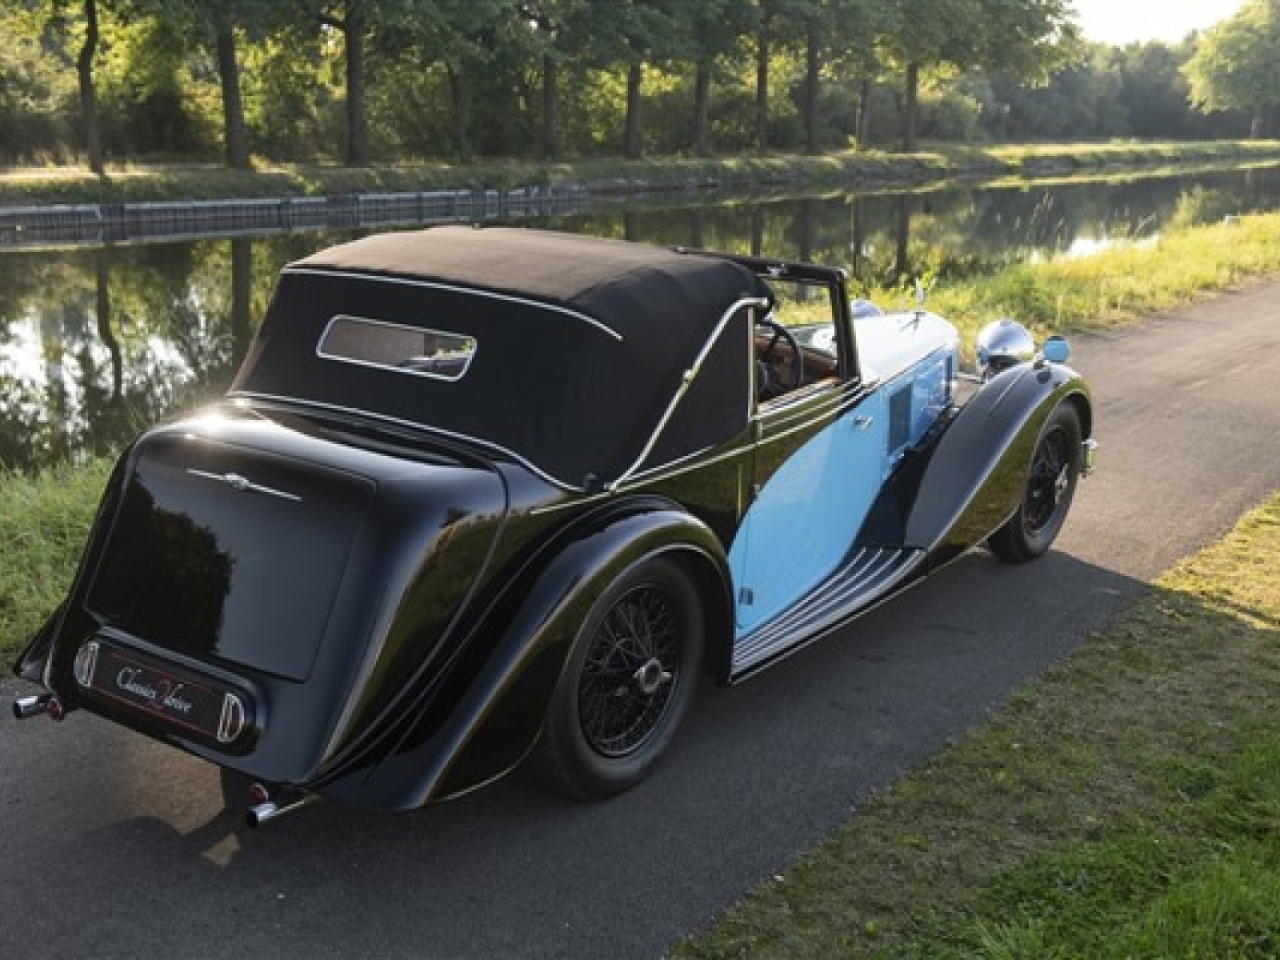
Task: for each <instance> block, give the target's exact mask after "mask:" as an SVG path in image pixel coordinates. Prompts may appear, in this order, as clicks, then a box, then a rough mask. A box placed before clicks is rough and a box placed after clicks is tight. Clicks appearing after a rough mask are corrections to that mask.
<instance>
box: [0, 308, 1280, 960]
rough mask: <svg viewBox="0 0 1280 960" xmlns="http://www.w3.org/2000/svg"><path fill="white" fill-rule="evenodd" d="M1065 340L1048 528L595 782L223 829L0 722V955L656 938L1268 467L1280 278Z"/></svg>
mask: <svg viewBox="0 0 1280 960" xmlns="http://www.w3.org/2000/svg"><path fill="white" fill-rule="evenodd" d="M1075 349H1076V353H1075V357H1074V359H1073V363H1074V364H1075V366H1077V367H1078V368H1079V369H1081V370H1082V371H1084V372H1085V373H1086V374H1087V375H1088V376H1089V377H1090V379H1091V381H1092V383H1093V386H1094V389H1095V393H1096V397H1097V400H1098V403H1099V413H1098V423H1099V427H1098V431H1097V435H1098V437H1099V439H1100V440H1101V442H1102V445H1103V447H1102V456H1101V461H1100V470H1099V472H1098V474H1097V475H1096V476H1095V477H1093V478H1092V479H1090V480H1089V481H1087V482H1086V483H1085V484H1083V486H1082V488H1081V490H1080V493H1079V496H1078V500H1077V502H1076V505H1075V508H1074V511H1073V513H1072V516H1071V518H1070V520H1069V521H1068V524H1067V527H1066V529H1065V531H1064V533H1063V536H1062V537H1061V538H1060V540H1059V546H1058V548H1057V549H1056V550H1055V551H1054V552H1053V553H1052V554H1050V555H1049V556H1048V557H1046V558H1044V559H1043V560H1041V561H1040V562H1038V563H1035V564H1031V565H1029V566H1025V567H1007V566H1002V565H1000V564H998V563H996V562H995V561H994V560H992V559H991V558H990V557H988V556H986V555H985V554H980V553H979V554H974V555H972V556H970V557H968V558H966V559H965V560H963V561H961V562H960V563H959V564H957V565H955V566H954V567H952V568H951V569H950V570H949V571H947V572H946V573H944V574H943V575H942V576H940V577H938V578H936V579H934V580H933V581H931V582H929V583H927V584H925V585H924V586H922V587H920V588H918V589H917V590H916V591H914V592H912V593H911V594H909V595H908V596H907V597H905V598H902V599H900V600H899V601H897V602H896V603H894V604H891V605H889V606H887V607H885V608H882V609H881V610H880V611H878V612H876V613H874V614H873V615H871V616H870V617H868V618H866V619H864V620H861V621H859V622H858V623H857V624H855V625H854V626H853V627H852V628H850V629H847V630H845V631H843V633H841V634H839V635H837V636H834V637H832V638H830V639H829V640H827V641H825V642H823V643H822V644H819V645H818V646H816V647H813V648H811V649H810V650H808V651H805V652H804V653H802V654H800V655H799V656H797V657H794V658H792V659H791V660H789V661H787V662H785V663H784V664H782V665H780V666H779V667H777V668H776V669H774V670H771V671H767V672H765V673H764V674H763V675H761V676H760V677H758V678H757V679H755V680H753V681H752V682H751V683H749V684H747V685H745V686H743V687H741V688H737V689H733V690H718V689H715V688H712V687H706V688H705V689H704V690H703V691H702V692H701V695H700V696H699V698H698V699H697V700H696V701H695V704H694V709H693V711H692V713H691V715H690V717H689V719H688V720H687V722H686V725H685V728H684V729H683V730H682V732H681V736H680V737H679V738H678V739H677V743H676V745H675V748H674V750H673V751H672V753H671V754H670V755H669V757H668V760H667V762H666V763H665V765H664V766H663V767H662V768H661V769H660V770H659V772H658V774H657V775H656V776H654V777H653V778H652V779H651V780H650V781H648V782H647V783H645V784H643V785H642V786H641V787H639V788H638V789H636V790H634V791H632V792H631V793H629V794H627V795H625V796H623V797H621V798H619V799H617V800H615V801H612V802H610V803H606V804H600V805H574V804H568V803H565V802H562V801H559V800H556V799H553V798H551V797H548V796H547V795H545V794H544V793H543V792H542V791H541V790H540V788H538V787H537V786H536V785H535V784H534V783H532V782H531V781H530V780H528V779H526V778H525V777H523V776H518V775H517V776H514V777H509V778H507V780H505V781H503V782H502V783H500V784H498V785H496V786H494V787H492V788H490V789H488V790H486V791H483V792H481V793H479V794H477V795H475V796H473V797H470V798H467V799H465V800H462V801H458V802H454V803H452V804H448V805H444V806H441V807H435V808H431V809H427V810H423V811H419V812H416V813H410V814H397V815H366V814H358V813H353V812H350V811H346V810H343V809H339V808H336V807H333V806H328V805H319V806H313V807H311V808H308V809H306V810H303V811H301V812H299V813H297V814H295V815H292V816H291V817H287V818H285V819H283V820H281V821H279V822H278V823H275V824H272V825H271V826H270V827H268V828H266V829H264V830H261V831H257V832H248V831H246V830H244V829H242V828H240V827H239V825H238V822H237V820H236V818H234V817H233V816H232V815H230V814H228V813H226V812H224V811H223V809H222V803H221V799H220V795H219V790H218V783H217V777H216V775H215V773H214V772H213V770H212V769H211V768H208V767H206V766H204V765H202V764H200V763H198V762H196V761H193V760H191V759H188V758H186V757H184V756H182V755H179V754H177V753H176V752H174V751H171V750H169V749H167V748H164V747H161V746H158V745H156V744H153V743H151V742H149V741H147V740H144V739H143V738H141V737H137V736H134V735H130V734H127V733H125V732H122V731H119V730H117V729H115V728H113V727H111V726H109V725H108V724H106V723H103V722H101V721H99V720H96V719H95V718H93V717H90V716H86V715H83V714H78V715H75V716H73V717H72V718H70V719H69V720H68V721H67V722H66V723H64V724H62V725H60V726H59V725H55V724H52V723H49V722H47V721H44V720H33V721H28V722H25V723H22V724H19V723H17V722H16V721H6V720H3V719H0V918H2V919H0V957H6V958H16V957H20V956H22V955H24V953H27V952H30V953H32V954H33V955H36V956H69V957H101V958H107V957H129V958H134V957H139V956H144V955H145V956H149V957H163V958H166V960H185V958H199V957H249V958H255V957H267V956H270V957H275V958H293V957H298V958H308V960H320V958H328V957H335V958H336V957H344V958H345V957H353V958H354V957H360V958H364V957H378V958H383V957H386V958H391V957H416V958H428V957H430V958H435V957H484V958H493V957H584V958H600V957H614V958H632V957H656V956H659V955H660V954H661V953H662V952H663V951H664V949H665V948H666V947H667V946H668V945H670V944H671V943H673V942H674V941H675V940H677V939H679V938H680V937H682V936H684V935H686V934H689V933H693V932H696V931H698V930H701V929H703V928H705V927H706V926H707V925H708V924H709V923H711V922H712V920H713V918H714V917H715V916H716V914H717V913H718V912H719V911H721V910H723V909H724V908H725V907H727V906H728V905H730V904H731V903H733V902H734V901H735V900H736V899H738V898H739V897H740V896H741V895H742V894H743V893H744V892H746V891H747V890H748V889H750V888H751V887H752V886H754V885H755V884H758V883H760V882H762V881H766V880H768V879H769V878H771V877H772V876H773V875H774V874H776V873H777V872H778V871H779V870H780V869H781V868H783V867H784V866H785V865H786V864H787V863H788V862H789V861H790V860H791V859H792V858H794V857H795V856H796V855H797V854H799V853H800V852H801V851H803V850H805V849H806V848H808V847H810V846H811V845H813V844H814V843H815V842H817V841H819V840H820V839H822V837H823V836H825V835H826V834H827V833H829V832H830V831H831V830H832V829H833V828H835V827H836V826H837V825H838V824H839V823H840V822H841V821H843V820H844V819H845V818H846V817H847V816H848V815H849V813H850V811H851V810H853V809H854V808H855V807H857V805H858V803H859V802H860V801H861V800H862V799H863V798H864V797H865V796H867V794H868V792H869V791H872V790H875V789H876V788H879V787H883V786H884V785H886V784H888V783H890V782H891V781H892V780H893V779H894V778H895V777H896V776H897V775H899V774H900V773H901V772H902V771H904V770H906V769H908V768H910V767H912V766H913V765H914V764H916V763H918V762H919V761H920V760H921V759H922V758H924V757H926V756H927V755H929V754H930V753H932V752H933V751H935V750H937V749H938V748H939V747H940V746H942V745H943V744H944V743H945V742H946V741H947V739H948V738H949V737H952V736H954V735H955V734H957V733H958V732H960V731H962V730H964V729H965V728H967V727H969V726H971V725H973V724H974V723H976V722H979V721H980V720H981V719H982V718H983V716H984V715H985V714H986V713H987V712H988V711H990V710H991V709H992V708H994V707H996V706H998V705H999V704H1000V703H1001V702H1002V701H1003V700H1004V698H1005V697H1006V696H1007V695H1008V694H1009V692H1010V691H1011V690H1012V689H1013V688H1014V687H1015V686H1016V685H1017V684H1019V683H1020V682H1022V681H1023V680H1025V679H1027V678H1028V677H1031V676H1034V675H1035V674H1037V673H1039V672H1040V671H1041V670H1042V669H1044V667H1045V666H1046V665H1048V664H1049V663H1051V662H1052V661H1054V660H1055V659H1057V658H1059V657H1061V656H1062V655H1063V654H1064V653H1066V652H1067V651H1069V650H1071V649H1072V648H1073V647H1074V646H1076V645H1077V644H1078V643H1080V642H1081V640H1082V639H1083V638H1084V637H1085V636H1086V635H1087V634H1088V633H1089V632H1090V631H1091V630H1094V629H1096V628H1098V627H1100V626H1102V625H1104V624H1105V623H1106V622H1107V621H1108V619H1109V618H1110V617H1112V616H1113V614H1114V613H1115V612H1116V611H1117V610H1118V609H1119V608H1120V607H1122V606H1123V605H1124V604H1125V602H1126V601H1127V600H1128V599H1129V598H1130V597H1132V596H1133V595H1134V594H1135V592H1137V591H1138V590H1140V589H1141V587H1142V585H1143V584H1144V583H1145V582H1146V581H1147V580H1149V579H1150V578H1151V577H1152V576H1154V575H1155V574H1157V573H1159V572H1160V571H1161V570H1163V569H1164V568H1166V567H1167V566H1168V565H1169V564H1170V563H1171V562H1172V561H1174V560H1176V559H1177V558H1179V557H1181V556H1183V555H1185V554H1187V553H1189V552H1191V551H1193V550H1194V549H1196V548H1197V547H1199V546H1201V545H1202V544H1204V543H1206V542H1208V541H1210V540H1212V539H1214V538H1216V537H1218V536H1219V535H1221V534H1222V533H1223V532H1224V531H1225V530H1227V529H1228V528H1229V527H1230V526H1231V524H1232V523H1233V521H1234V520H1235V519H1236V518H1237V517H1238V516H1239V514H1240V513H1241V512H1243V511H1244V510H1246V509H1248V508H1249V507H1251V506H1253V505H1255V504H1256V503H1258V502H1259V501H1260V500H1262V499H1263V498H1264V497H1265V496H1266V495H1267V494H1268V493H1269V492H1270V491H1271V490H1274V489H1276V488H1280V283H1274V284H1264V285H1259V286H1254V287H1250V288H1249V289H1247V290H1245V291H1243V292H1240V293H1235V294H1231V295H1228V296H1225V297H1222V298H1219V299H1217V300H1214V301H1212V302H1210V303H1208V304H1206V305H1202V306H1199V307H1195V308H1192V309H1189V310H1186V311H1183V312H1181V313H1178V314H1177V315H1174V316H1171V317H1168V318H1163V319H1158V320H1155V321H1152V322H1150V323H1147V324H1145V325H1143V326H1141V327H1138V328H1135V329H1131V330H1128V331H1125V332H1122V333H1117V334H1111V335H1105V336H1097V337H1089V338H1077V340H1076V342H1075ZM17 690H18V685H17V684H15V683H12V682H9V681H5V682H3V683H0V693H3V694H5V695H6V696H5V699H6V701H7V700H8V699H9V695H12V694H13V693H15V692H17ZM6 714H7V711H6Z"/></svg>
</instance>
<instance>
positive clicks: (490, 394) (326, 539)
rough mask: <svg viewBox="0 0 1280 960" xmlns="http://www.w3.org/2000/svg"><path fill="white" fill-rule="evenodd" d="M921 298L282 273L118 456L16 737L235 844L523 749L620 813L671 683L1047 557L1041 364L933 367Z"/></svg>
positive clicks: (440, 262)
mask: <svg viewBox="0 0 1280 960" xmlns="http://www.w3.org/2000/svg"><path fill="white" fill-rule="evenodd" d="M921 300H922V302H921V304H920V307H919V309H918V310H914V311H908V312H904V313H896V314H885V313H882V312H881V311H880V310H878V309H877V308H875V307H873V306H872V305H870V304H867V303H865V302H861V301H858V302H852V303H851V302H850V300H849V298H848V297H847V294H846V292H845V282H844V275H843V274H842V273H841V272H840V271H839V270H835V269H828V268H823V267H817V266H813V265H808V264H790V263H783V262H777V261H772V260H761V259H754V258H747V257H736V256H729V255H724V254H714V253H707V252H701V251H682V250H668V249H663V248H659V247H653V246H647V245H642V244H634V243H624V242H617V241H607V240H597V239H591V238H586V237H578V236H567V235H561V234H555V233H549V232H541V231H535V230H517V229H502V228H495V229H483V230H481V229H471V228H467V227H442V228H437V229H431V230H425V231H420V232H411V233H398V234H384V235H378V236H371V237H367V238H365V239H362V240H357V241H355V242H352V243H347V244H343V245H341V246H337V247H334V248H332V249H329V250H324V251H321V252H320V253H317V254H315V255H314V256H310V257H307V258H306V259H303V260H300V261H298V262H296V263H293V264H291V265H289V266H288V267H286V268H285V269H284V271H283V272H282V274H281V276H280V279H279V283H278V285H277V287H276V291H275V295H274V297H273V299H272V302H271V305H270V307H269V309H268V311H267V314H266V317H265V319H264V321H263V324H262V327H261V330H260V331H259V333H258V336H257V339H256V341H255V342H254V344H253V346H252V349H251V351H250V353H249V356H248V357H247V359H246V360H245V362H244V365H243V367H242V369H241V370H240V372H239V374H238V376H237V378H236V380H235V382H234V384H233V385H232V387H231V389H230V391H229V392H228V394H227V396H226V398H225V399H224V400H222V401H220V402H218V403H216V404H214V405H213V406H210V407H208V408H206V409H203V410H201V411H198V412H196V413H195V414H193V415H190V416H186V417H184V418H182V419H179V420H176V421H175V422H171V423H168V424H166V425H163V426H159V427H156V428H153V429H151V430H148V431H147V432H146V433H145V434H143V436H141V437H140V438H139V439H138V440H137V441H136V442H135V443H134V444H133V445H132V446H131V447H130V448H129V449H128V450H127V451H126V452H125V453H124V455H123V456H122V457H121V459H120V461H119V464H118V466H117V468H116V470H115V473H114V475H113V476H112V478H111V481H110V483H109V485H108V488H107V490H106V493H105V495H104V497H103V501H102V505H101V508H100V510H99V513H98V516H97V519H96V521H95V523H94V526H93V530H92V533H91V535H90V539H89V542H88V545H87V547H86V549H85V552H84V557H83V560H82V562H81V565H80V569H79V572H78V574H77V576H76V579H75V582H74V584H73V586H72V588H71V590H70V593H69V595H68V596H67V598H66V600H65V601H64V603H63V604H62V606H61V607H60V608H59V609H58V610H57V611H56V612H55V613H54V614H53V616H52V617H51V618H50V619H49V621H48V623H47V624H46V625H45V626H44V628H43V629H42V630H41V631H40V632H39V633H38V634H37V636H36V637H35V638H34V639H33V640H32V642H31V644H30V645H29V647H28V648H27V650H26V652H25V653H24V654H23V656H22V658H21V660H20V662H19V663H18V665H17V672H18V673H19V674H20V675H21V676H23V677H25V678H26V679H28V680H30V681H33V682H35V683H38V684H41V685H42V686H43V687H44V688H45V689H44V692H41V693H39V694H38V695H33V696H29V697H24V698H23V699H21V700H19V701H17V703H16V704H15V706H14V709H15V712H16V713H17V714H18V715H19V716H32V715H35V714H40V713H49V714H53V715H55V716H57V717H61V716H62V715H63V714H65V713H66V712H68V711H71V710H73V709H76V708H84V709H87V710H90V711H93V712H94V713H97V714H100V715H102V716H104V717H107V718H109V719H111V720H113V721H115V722H118V723H121V724H124V725H126V726H128V727H131V728H133V729H135V730H137V731H139V732H141V733H144V734H147V735H149V736H152V737H155V738H158V739H160V740H164V741H167V742H169V743H171V744H173V745H175V746H178V747H180V748H182V749H184V750H187V751H190V752H191V753H194V754H197V755H199V756H201V757H203V758H205V759H207V760H210V761H212V762H214V763H216V764H219V765H220V766H222V767H223V768H225V769H226V770H228V771H229V772H230V775H231V776H233V777H243V778H244V779H245V780H246V781H249V782H252V783H253V784H254V786H253V787H252V788H251V791H250V794H251V797H252V800H251V806H250V810H249V819H250V822H254V823H257V822H261V821H264V820H266V819H269V818H271V817H273V816H276V815H279V814H280V813H282V812H284V811H285V810H288V809H290V808H291V807H293V806H296V805H297V804H299V803H301V802H303V801H305V800H307V799H310V798H313V797H316V796H323V797H328V798H331V799H334V800H338V801H341V802H345V803H349V804H354V805H359V806H364V807H370V808H379V809H403V808H409V807H415V806H418V805H420V804H423V803H426V802H429V801H433V800H440V799H444V798H447V797H450V796H454V795H457V794H459V793H462V792H464V791H468V790H471V789H474V788H476V787H478V786H480V785H482V784H485V783H487V782H489V781H491V780H493V779H494V778H496V777H499V776H501V775H502V774H504V773H506V772H507V771H509V770H511V769H512V768H514V767H516V766H517V765H519V764H521V763H522V762H525V761H528V762H529V763H530V764H531V765H532V766H533V768H534V769H535V770H536V771H537V772H538V773H539V774H540V775H541V776H542V777H543V778H544V779H545V780H547V781H548V782H550V783H551V784H552V785H553V786H555V787H557V788H559V789H560V790H562V791H564V792H566V793H569V794H571V795H576V796H585V797H600V796H607V795H609V794H613V793H617V792H619V791H622V790H625V789H627V788H628V787H630V786H632V785H634V784H635V783H637V782H638V781H639V780H640V779H641V778H643V777H644V776H645V775H646V774H648V773H649V772H650V770H651V769H652V768H653V766H654V764H655V762H656V761H657V760H658V758H659V756H660V755H661V754H662V752H663V749H664V747H666V745H667V744H668V743H669V741H670V740H671V737H672V735H673V734H674V732H675V730H676V727H677V726H678V724H679V722H680V719H681V715H682V714H683V713H684V711H685V708H686V706H687V704H688V702H689V698H690V695H691V694H692V692H693V688H694V683H695V679H696V677H697V675H698V674H700V673H704V672H705V673H708V674H710V675H712V676H713V677H714V678H716V679H717V680H718V681H720V682H721V683H734V682H737V681H740V680H742V679H744V678H746V677H749V676H751V675H752V674H753V673H755V672H756V671H758V670H760V669H761V668H762V667H765V666H767V665H768V664H770V663H772V662H774V661H776V660H778V659H779V658H780V657H782V656H784V655H786V654H788V653H791V652H792V651H794V650H796V649H797V648H799V647H801V646H803V645H805V644H806V643H808V642H810V641H812V640H815V639H817V638H819V637H821V636H823V635H825V634H828V633H830V632H831V631H832V630H833V629H835V628H836V627H839V626H840V625H842V624H844V623H846V622H848V621H849V620H850V619H852V618H853V617H855V616H857V615H858V614H859V613H860V612H863V611H865V610H867V609H869V608H870V607H872V606H874V605H876V604H878V603H880V602H881V601H883V600H885V599H886V598H888V597H890V596H892V595H894V594H896V593H898V592H900V591H902V590H904V589H906V588H907V587H909V586H911V585H912V584H913V583H916V582H918V581H919V580H920V579H921V578H923V577H924V576H926V575H928V574H930V573H933V572H934V571H936V570H938V569H939V568H940V567H942V566H944V565H946V564H947V563H948V562H950V561H952V560H954V559H956V558H957V557H959V556H960V555H961V554H963V553H964V552H965V551H967V550H969V549H970V548H971V547H973V546H975V545H977V544H982V543H986V544H987V545H988V546H989V547H990V549H991V550H993V551H994V552H995V553H996V554H997V555H999V556H1000V557H1001V558H1003V559H1006V560H1010V561H1021V560H1030V559H1032V558H1034V557H1036V556H1038V555H1040V554H1041V553H1043V552H1044V551H1045V550H1047V549H1048V547H1049V545H1050V544H1051V543H1052V542H1053V539H1054V537H1055V536H1056V535H1057V533H1058V530H1059V529H1060V527H1061V526H1062V523H1063V520H1064V519H1065V517H1066V514H1067V510H1068V508H1069V506H1070V504H1071V500H1072V495H1073V493H1074V491H1075V487H1076V482H1077V480H1078V478H1079V477H1080V476H1081V475H1083V474H1084V473H1086V472H1087V471H1088V469H1089V467H1090V466H1091V464H1092V460H1093V451H1094V443H1093V441H1092V439H1091V435H1092V432H1093V408H1092V405H1091V402H1090V396H1089V391H1088V388H1087V387H1086V385H1085V383H1084V381H1083V380H1082V379H1081V378H1080V377H1079V376H1078V375H1077V374H1076V373H1074V372H1073V371H1071V370H1070V369H1068V368H1067V367H1065V366H1063V365H1062V362H1063V361H1064V360H1065V359H1066V345H1065V343H1064V342H1062V341H1061V340H1060V339H1059V338H1050V340H1049V341H1046V343H1045V344H1044V346H1043V348H1042V349H1041V350H1040V351H1039V352H1037V351H1036V349H1035V345H1034V344H1033V342H1032V341H1031V338H1030V336H1029V335H1028V334H1027V333H1026V331H1025V330H1024V329H1023V328H1022V327H1020V326H1018V325H1017V324H1015V323H1012V322H1010V321H999V322H996V323H993V324H992V325H991V326H989V327H988V328H987V329H986V330H985V331H984V332H983V333H982V334H981V335H980V337H979V340H978V344H977V356H978V360H979V366H980V371H979V375H978V376H975V377H968V378H965V377H961V376H960V374H959V373H958V363H959V349H958V343H957V339H956V333H955V330H954V328H953V327H952V326H951V325H950V324H948V323H946V322H945V321H944V320H942V319H941V318H939V317H937V316H935V315H934V314H932V313H930V312H928V311H927V310H925V308H924V305H923V298H921ZM969 380H973V381H975V382H974V383H969V382H968V381H969ZM960 395H964V400H963V402H961V396H960Z"/></svg>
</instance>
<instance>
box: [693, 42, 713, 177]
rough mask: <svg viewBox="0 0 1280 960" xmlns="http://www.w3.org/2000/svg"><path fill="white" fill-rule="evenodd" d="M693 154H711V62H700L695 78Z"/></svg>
mask: <svg viewBox="0 0 1280 960" xmlns="http://www.w3.org/2000/svg"><path fill="white" fill-rule="evenodd" d="M693 152H694V153H696V154H697V155H698V156H700V157H705V156H709V155H710V153H711V61H710V60H707V59H702V60H699V61H698V64H697V67H696V70H695V73H694V77H693Z"/></svg>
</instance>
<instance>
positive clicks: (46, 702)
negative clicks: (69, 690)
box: [13, 693, 67, 720]
mask: <svg viewBox="0 0 1280 960" xmlns="http://www.w3.org/2000/svg"><path fill="white" fill-rule="evenodd" d="M66 713H67V711H66V709H65V708H64V707H63V706H62V701H61V700H59V699H58V698H57V697H55V696H54V695H53V694H52V693H42V694H40V695H39V696H37V697H20V698H19V699H17V700H15V701H13V715H14V717H15V718H17V719H18V720H26V719H28V718H29V717H38V716H40V715H42V714H47V715H48V716H49V717H50V718H52V719H54V720H61V719H62V718H63V717H64V716H66Z"/></svg>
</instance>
